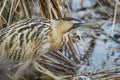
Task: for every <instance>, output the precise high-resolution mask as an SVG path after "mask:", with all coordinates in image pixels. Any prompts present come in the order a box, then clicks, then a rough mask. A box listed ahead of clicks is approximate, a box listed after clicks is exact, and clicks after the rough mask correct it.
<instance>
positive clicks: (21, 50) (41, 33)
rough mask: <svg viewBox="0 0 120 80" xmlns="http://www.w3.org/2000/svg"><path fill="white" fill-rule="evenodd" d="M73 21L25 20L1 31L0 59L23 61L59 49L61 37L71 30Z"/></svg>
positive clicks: (62, 41) (62, 40) (61, 43)
mask: <svg viewBox="0 0 120 80" xmlns="http://www.w3.org/2000/svg"><path fill="white" fill-rule="evenodd" d="M70 19H71V18H70ZM73 20H74V19H71V20H70V21H69V20H67V19H66V20H65V19H56V20H48V19H27V20H23V21H20V22H17V23H15V24H13V25H11V26H9V27H7V28H4V29H2V30H1V31H0V57H1V58H7V59H12V60H14V61H24V60H30V59H36V57H38V56H40V55H42V54H44V53H46V52H48V51H51V50H58V49H61V47H62V46H63V43H64V39H63V35H64V34H65V33H66V32H68V31H70V30H71V29H72V27H73V25H74V24H75V22H74V21H73ZM77 23H78V22H77Z"/></svg>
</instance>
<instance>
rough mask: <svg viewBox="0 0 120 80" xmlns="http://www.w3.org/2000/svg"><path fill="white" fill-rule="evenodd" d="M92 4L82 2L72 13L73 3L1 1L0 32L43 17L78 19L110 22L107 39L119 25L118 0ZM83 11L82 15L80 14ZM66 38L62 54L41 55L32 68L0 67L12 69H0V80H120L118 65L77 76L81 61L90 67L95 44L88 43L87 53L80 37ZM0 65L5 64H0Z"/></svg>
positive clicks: (57, 52)
mask: <svg viewBox="0 0 120 80" xmlns="http://www.w3.org/2000/svg"><path fill="white" fill-rule="evenodd" d="M95 2H96V3H95V5H94V6H92V7H84V5H83V4H84V0H82V1H81V5H82V7H83V8H81V9H78V10H76V11H74V10H73V8H72V0H0V29H2V28H4V27H7V26H9V25H11V24H12V23H15V22H17V21H20V20H22V19H26V18H42V17H44V18H48V19H56V18H62V17H77V18H81V19H83V20H86V21H90V22H96V23H98V24H100V25H103V24H105V23H108V22H109V21H111V22H112V27H111V31H109V34H107V36H108V37H109V36H110V35H111V34H112V33H113V32H114V31H115V30H114V27H115V24H116V23H118V24H119V23H120V14H119V13H120V2H119V0H95ZM82 11H83V12H84V14H82V13H80V12H82ZM91 12H92V13H91ZM92 14H94V15H92ZM97 15H99V16H97ZM92 30H93V29H92ZM100 31H101V30H100V27H99V29H98V28H97V29H95V31H93V32H94V34H89V33H86V34H89V36H92V38H94V39H95V38H96V36H98V35H97V34H98V33H99V32H100ZM118 31H119V30H118ZM96 32H97V33H96ZM93 36H94V37H93ZM67 39H68V42H66V44H65V46H64V48H63V49H62V50H61V51H55V52H50V53H49V54H45V55H43V56H41V57H40V58H39V60H37V61H36V62H34V63H33V65H34V66H30V64H29V63H28V64H29V65H28V64H25V65H24V66H22V67H21V64H16V63H12V64H11V65H12V67H11V66H8V65H7V67H6V65H5V67H4V66H1V65H0V66H1V68H0V69H2V68H8V67H9V68H11V70H7V69H5V70H6V71H5V70H0V77H1V74H3V75H4V78H2V77H1V78H0V79H1V80H2V79H4V80H10V79H11V77H13V76H15V80H17V79H18V80H41V79H42V80H53V79H55V80H78V79H80V78H81V79H83V78H86V79H88V80H89V77H90V78H92V79H94V80H119V79H120V76H119V73H120V65H119V66H118V67H117V68H116V67H113V68H109V69H103V70H101V71H94V72H83V73H79V72H78V70H79V69H80V68H82V67H81V65H82V61H86V62H87V64H86V65H90V64H91V63H89V60H88V57H90V54H89V52H90V51H92V49H94V45H95V41H94V40H91V42H90V43H89V47H88V48H89V49H87V50H86V49H85V45H86V44H87V43H85V41H84V39H83V38H82V36H81V35H80V34H78V33H76V32H73V33H72V34H70V35H68V38H67ZM78 41H81V44H82V47H81V46H77V47H76V45H77V44H76V42H78ZM115 41H116V40H115ZM116 42H117V41H116ZM118 44H119V41H118ZM79 49H81V50H83V51H82V52H84V53H85V54H84V55H81V54H79V52H78V51H79ZM118 50H120V48H118ZM1 64H4V63H2V61H1ZM6 73H7V74H6ZM5 77H6V78H5ZM81 79H80V80H81ZM83 80H84V79H83Z"/></svg>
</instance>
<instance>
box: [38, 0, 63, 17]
mask: <svg viewBox="0 0 120 80" xmlns="http://www.w3.org/2000/svg"><path fill="white" fill-rule="evenodd" d="M60 2H61V1H59V0H39V1H38V3H39V6H40V8H41V11H42V14H43V16H45V17H46V18H49V19H56V18H62V17H64V15H63V13H62V10H61V9H60V7H61V5H60ZM61 3H62V2H61Z"/></svg>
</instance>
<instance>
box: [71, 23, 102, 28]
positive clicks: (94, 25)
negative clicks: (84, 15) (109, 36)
mask: <svg viewBox="0 0 120 80" xmlns="http://www.w3.org/2000/svg"><path fill="white" fill-rule="evenodd" d="M81 28H100V24H97V23H92V22H84V23H74V24H73V26H72V28H71V30H72V29H81Z"/></svg>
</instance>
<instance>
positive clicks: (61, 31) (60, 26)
mask: <svg viewBox="0 0 120 80" xmlns="http://www.w3.org/2000/svg"><path fill="white" fill-rule="evenodd" d="M51 26H52V28H53V35H52V37H51V38H52V41H53V42H52V43H54V44H53V48H54V49H61V47H62V46H63V44H64V42H65V39H64V38H63V36H64V35H65V34H66V33H68V32H70V31H72V30H74V29H79V28H81V27H86V26H91V24H90V23H87V22H85V21H84V22H83V21H81V20H79V19H75V18H60V19H56V20H52V21H51ZM92 26H94V25H92Z"/></svg>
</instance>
